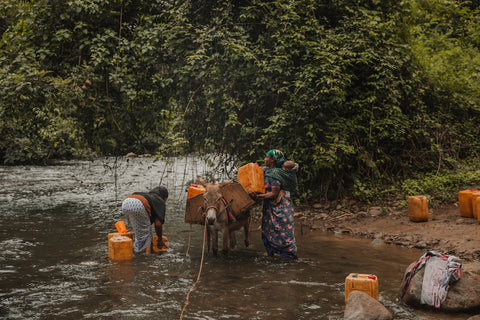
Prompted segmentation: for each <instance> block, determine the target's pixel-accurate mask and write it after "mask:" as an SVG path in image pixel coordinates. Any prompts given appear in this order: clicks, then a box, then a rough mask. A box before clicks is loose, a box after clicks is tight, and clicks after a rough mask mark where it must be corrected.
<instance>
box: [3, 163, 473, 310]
mask: <svg viewBox="0 0 480 320" xmlns="http://www.w3.org/2000/svg"><path fill="white" fill-rule="evenodd" d="M210 170H212V168H211V167H210V166H208V165H207V164H206V163H205V162H203V161H200V160H199V159H195V158H192V157H190V158H188V157H187V158H182V159H174V160H173V161H155V160H153V159H138V158H137V159H129V160H128V161H127V160H125V159H120V160H118V161H117V162H115V159H99V160H96V161H93V162H89V161H77V162H60V163H58V165H55V166H51V167H36V166H19V167H0V183H1V190H0V208H1V209H0V210H1V211H0V213H1V214H0V250H1V254H0V317H3V318H6V319H80V318H87V319H159V318H161V319H178V318H179V316H180V313H181V310H182V308H183V307H184V306H185V304H186V296H187V293H188V292H189V290H190V288H191V287H192V285H193V283H194V281H195V280H196V279H197V276H198V272H199V270H200V261H201V254H202V240H203V227H202V226H198V225H195V226H192V231H191V233H190V226H189V225H186V224H185V223H184V221H183V220H184V210H185V202H186V192H185V191H186V188H187V187H188V185H189V183H190V181H191V180H192V179H194V178H195V177H196V176H197V175H207V173H208V172H209V171H210ZM228 170H229V169H228V168H225V170H224V172H223V174H224V177H223V178H225V179H226V178H227V177H232V176H233V173H232V172H229V171H228ZM217 178H220V179H222V177H218V176H217ZM159 183H161V184H163V185H165V186H167V188H168V189H169V191H170V197H169V201H168V202H167V218H166V224H165V228H164V232H165V235H167V236H168V239H169V242H170V246H171V249H170V250H169V251H168V252H165V253H162V254H154V255H136V256H135V257H134V259H133V260H131V261H126V262H112V261H110V260H109V259H108V242H107V235H108V233H111V232H114V231H115V227H114V223H115V222H116V221H118V220H121V219H123V217H122V216H121V210H120V205H121V199H123V198H124V197H125V196H127V195H129V194H131V193H132V192H135V191H145V190H149V189H151V188H153V187H154V186H156V185H158V184H159ZM127 227H128V226H127ZM189 236H191V242H190V245H189ZM237 237H238V239H243V235H241V234H238V236H237ZM251 239H252V244H251V247H249V248H244V247H242V246H239V247H238V248H236V249H235V250H234V251H233V252H231V253H230V254H229V255H228V256H219V257H212V256H208V257H206V258H205V260H204V265H203V266H202V273H201V276H200V281H199V283H198V284H197V286H196V288H195V290H194V291H193V292H192V293H191V295H190V299H189V302H188V306H187V308H186V311H185V313H184V317H183V318H184V319H230V318H233V319H272V318H273V319H341V318H342V317H343V309H344V281H345V277H346V276H347V275H348V274H349V273H350V272H357V273H374V274H376V275H377V276H378V278H379V287H380V301H381V302H382V303H383V304H384V305H385V306H387V308H388V309H389V310H390V311H392V312H393V313H394V315H395V319H465V318H467V317H466V316H465V315H446V316H444V315H440V316H439V315H437V314H432V313H428V312H418V311H414V310H411V309H409V308H406V307H404V306H402V305H398V304H397V303H396V302H395V299H396V297H397V295H398V290H399V287H400V281H401V277H402V275H403V272H404V270H405V268H406V266H407V265H408V264H409V263H410V262H412V261H414V260H416V259H417V258H418V257H419V256H420V255H421V254H423V253H422V252H418V251H415V250H406V249H401V248H397V247H389V246H382V245H371V244H370V243H369V241H366V240H358V239H352V238H349V237H347V236H342V235H332V234H323V233H319V232H305V233H304V234H302V235H300V234H297V241H298V254H299V256H300V258H301V261H300V263H292V262H290V261H287V260H285V259H281V258H274V259H272V258H268V257H267V256H266V255H265V253H264V247H263V244H262V243H261V239H260V233H259V230H258V226H255V227H254V228H253V231H252V233H251ZM238 242H239V244H242V241H238ZM242 245H243V244H242ZM187 250H188V252H189V256H186V252H187Z"/></svg>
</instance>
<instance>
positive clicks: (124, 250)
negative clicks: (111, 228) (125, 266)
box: [108, 235, 133, 261]
mask: <svg viewBox="0 0 480 320" xmlns="http://www.w3.org/2000/svg"><path fill="white" fill-rule="evenodd" d="M108 257H109V258H110V259H111V260H115V261H120V260H131V259H132V258H133V241H132V239H131V238H130V237H126V236H122V235H115V236H113V237H111V238H110V239H109V240H108Z"/></svg>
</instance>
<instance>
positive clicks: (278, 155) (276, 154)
mask: <svg viewBox="0 0 480 320" xmlns="http://www.w3.org/2000/svg"><path fill="white" fill-rule="evenodd" d="M267 154H268V155H269V156H270V158H273V159H275V166H276V167H277V168H281V167H282V164H283V163H284V162H285V156H284V155H283V152H282V151H280V150H277V149H272V150H270V151H268V152H267Z"/></svg>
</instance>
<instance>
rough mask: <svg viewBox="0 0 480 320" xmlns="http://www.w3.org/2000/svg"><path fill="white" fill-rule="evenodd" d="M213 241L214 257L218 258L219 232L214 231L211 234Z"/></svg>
mask: <svg viewBox="0 0 480 320" xmlns="http://www.w3.org/2000/svg"><path fill="white" fill-rule="evenodd" d="M210 235H211V241H212V252H213V255H214V256H216V255H217V254H218V230H216V229H213V230H212V231H211V232H210Z"/></svg>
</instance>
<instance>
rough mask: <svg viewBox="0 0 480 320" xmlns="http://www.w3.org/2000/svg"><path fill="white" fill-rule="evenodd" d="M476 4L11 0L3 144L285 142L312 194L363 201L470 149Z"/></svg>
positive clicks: (80, 152) (21, 152)
mask: <svg viewBox="0 0 480 320" xmlns="http://www.w3.org/2000/svg"><path fill="white" fill-rule="evenodd" d="M477 7H478V4H477V3H476V2H473V1H472V2H466V1H465V2H464V1H453V0H446V1H445V0H442V1H439V0H429V1H427V0H403V1H391V0H386V1H379V0H363V1H349V0H333V1H332V0H328V1H326V0H298V1H294V0H271V1H259V0H249V1H202V0H200V1H192V0H180V1H170V0H149V1H145V0H101V1H100V0H69V1H58V0H31V1H16V0H4V1H2V2H0V32H1V34H2V38H1V41H0V120H1V121H0V134H1V136H2V137H3V139H2V140H1V141H0V158H1V159H2V161H3V163H5V164H17V163H41V162H44V161H46V160H47V159H51V158H75V157H81V156H85V155H88V154H96V155H120V154H125V153H127V152H130V151H133V152H136V153H152V154H157V155H173V154H183V153H187V152H192V151H204V152H225V153H229V154H234V155H236V156H237V157H239V158H240V159H242V160H243V161H244V162H247V161H258V160H260V159H263V156H264V154H265V152H266V151H268V149H272V148H276V149H280V150H282V151H283V152H284V153H285V154H286V155H287V157H288V158H290V159H293V160H295V161H297V162H298V163H300V165H301V167H302V172H301V174H302V185H303V186H304V187H305V190H312V192H313V193H312V194H311V195H313V194H317V195H318V194H321V195H323V196H326V197H329V196H331V195H336V194H340V193H343V192H345V191H349V192H353V193H354V194H357V195H359V196H362V197H364V198H366V199H368V198H370V197H371V195H370V194H369V190H373V189H375V187H376V186H378V185H385V184H386V183H387V184H388V183H395V182H396V181H397V180H398V179H402V178H411V177H414V176H416V175H419V174H428V173H432V172H438V171H439V170H451V169H454V168H455V167H456V166H458V165H459V163H462V162H464V161H471V160H472V159H477V157H478V152H479V151H480V150H479V149H480V145H479V142H478V138H477V137H478V136H479V134H480V132H479V131H480V129H479V126H478V125H477V123H478V122H479V116H480V114H479V112H480V103H479V102H480V90H479V83H480V82H479V81H478V80H479V75H480V74H479V72H480V70H479V68H478V66H479V65H480V63H479V62H480V54H479V52H478V49H479V45H480V32H479V31H480V21H479V14H478V8H477ZM305 192H306V193H307V194H308V192H307V191H305Z"/></svg>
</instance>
